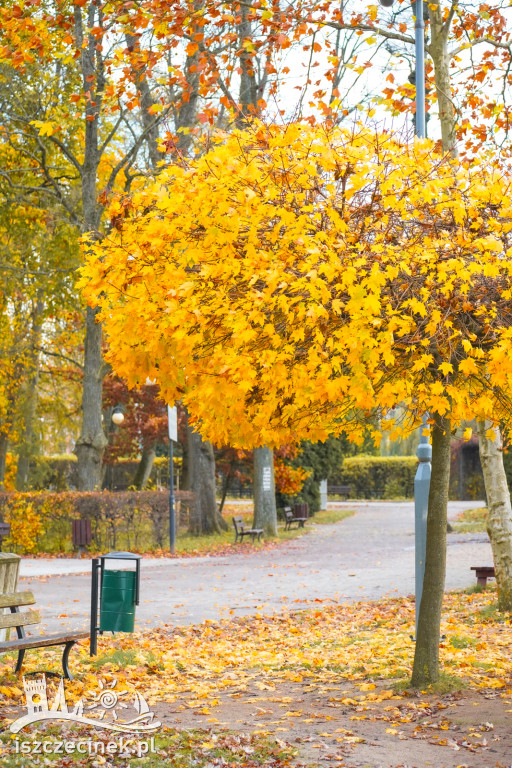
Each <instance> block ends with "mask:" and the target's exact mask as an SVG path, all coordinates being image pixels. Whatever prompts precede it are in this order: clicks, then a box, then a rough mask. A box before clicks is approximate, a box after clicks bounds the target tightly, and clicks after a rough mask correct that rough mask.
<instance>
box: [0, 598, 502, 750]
mask: <svg viewBox="0 0 512 768" xmlns="http://www.w3.org/2000/svg"><path fill="white" fill-rule="evenodd" d="M495 600H496V593H495V591H494V590H490V589H488V590H486V591H485V592H482V593H474V594H466V593H453V594H449V595H447V596H446V597H445V605H444V619H443V624H442V633H443V636H444V637H443V641H442V645H441V660H442V667H443V673H444V675H445V677H444V678H443V680H444V682H446V680H448V687H449V688H450V687H451V688H452V689H453V688H455V689H457V688H460V687H461V686H462V687H465V688H466V690H471V691H473V692H474V693H476V692H481V693H482V695H484V696H485V697H486V698H488V699H492V698H493V697H500V699H508V698H509V697H512V683H511V680H510V669H511V661H512V647H511V643H510V640H511V631H510V617H509V616H507V615H503V614H499V613H498V612H497V611H496V610H495V608H494V603H495ZM315 605H316V607H315V608H314V609H310V608H308V609H307V610H302V611H297V612H294V613H289V614H281V615H275V616H255V617H247V618H238V619H236V620H232V621H228V620H223V621H218V622H217V621H216V622H212V621H205V622H203V623H202V624H201V625H196V626H189V627H179V628H178V627H171V626H162V627H161V628H159V629H157V630H152V631H148V632H144V633H137V634H124V635H116V636H115V637H110V636H105V635H103V636H100V638H99V655H98V656H97V657H95V658H92V659H91V658H90V657H89V655H88V646H86V645H83V644H82V645H81V646H79V647H76V648H75V649H74V651H73V654H72V662H71V664H72V668H73V670H74V673H75V674H76V679H75V680H74V681H73V682H71V683H68V684H67V686H66V687H67V692H68V699H69V700H70V701H73V700H74V701H76V700H78V698H80V697H84V696H85V697H86V696H87V692H88V691H89V692H90V691H94V690H95V689H96V688H97V686H98V677H103V678H105V679H107V680H113V679H116V680H117V685H118V689H120V690H124V689H127V690H138V691H139V692H141V693H143V695H144V696H145V698H146V700H147V702H148V704H149V705H150V707H153V708H154V707H157V708H158V707H160V709H159V710H158V711H159V712H160V711H164V710H162V706H163V705H164V704H165V705H166V706H171V707H173V709H172V711H173V712H174V713H176V712H178V713H183V716H184V717H185V719H187V718H189V719H190V716H191V715H192V716H196V717H199V718H204V717H208V722H209V723H212V722H213V723H217V722H220V721H219V719H218V718H220V717H221V715H220V713H221V711H222V708H223V707H225V706H226V702H228V703H229V704H230V706H231V707H232V708H234V709H235V711H236V710H237V708H238V709H239V710H240V712H242V711H245V710H244V707H246V708H247V707H249V708H248V709H247V714H246V715H244V716H246V717H248V721H247V722H248V724H249V726H250V727H251V726H252V729H253V731H254V733H261V734H263V735H268V734H273V735H274V737H276V736H277V737H280V732H282V733H283V734H284V735H283V738H286V733H287V731H289V730H293V729H294V728H295V729H296V728H299V727H300V729H301V730H300V734H297V739H296V741H298V742H302V743H303V744H305V745H307V744H308V739H309V735H310V734H309V732H308V728H310V727H311V728H313V725H314V724H315V723H316V722H317V721H318V722H319V723H321V725H319V727H320V728H321V730H320V732H318V728H316V729H315V731H314V736H312V737H311V744H309V747H310V748H316V747H315V744H318V743H321V744H323V745H324V747H325V743H327V742H332V743H333V744H338V746H339V745H342V746H343V745H345V746H350V747H352V746H353V745H354V744H357V743H360V742H364V741H365V738H364V737H362V736H361V735H360V734H359V733H358V730H357V728H358V727H359V726H361V727H362V726H363V725H364V722H365V721H375V722H377V721H379V722H382V723H383V724H384V726H385V733H386V734H387V737H388V738H395V739H397V740H401V739H406V738H413V739H417V740H418V739H419V740H422V739H423V740H427V741H428V743H429V744H437V745H440V746H447V747H450V748H451V749H453V750H455V751H457V750H460V749H463V750H466V751H468V752H475V751H480V750H484V749H486V748H487V747H488V743H489V737H490V735H491V732H492V729H493V725H492V723H487V724H485V723H478V724H477V725H475V727H474V728H472V729H470V731H469V732H466V731H465V732H464V733H462V732H461V733H457V728H455V730H454V728H453V727H452V725H451V723H450V720H449V718H447V719H446V720H443V717H444V715H443V709H445V708H446V707H448V706H449V705H450V698H449V697H450V695H453V697H455V699H456V697H457V696H460V695H461V694H460V693H457V692H455V693H453V694H448V699H447V700H445V699H446V697H445V699H443V701H444V703H443V701H437V703H433V702H432V700H431V698H429V697H428V696H427V695H425V694H426V692H420V693H419V696H411V693H410V692H409V691H407V690H406V684H404V682H403V681H406V680H407V679H408V677H409V675H410V671H411V665H412V660H413V653H414V643H413V641H412V640H411V635H412V633H413V632H414V603H413V600H412V599H407V598H403V599H388V600H382V601H380V602H378V603H376V602H375V603H369V602H360V603H357V604H339V605H337V604H335V605H332V604H319V603H318V604H315ZM13 658H14V656H13V655H11V659H10V660H9V659H8V655H7V654H6V655H4V656H3V657H2V663H1V665H0V674H1V675H2V681H3V682H2V685H1V687H0V711H1V712H3V713H4V714H8V713H9V707H11V713H15V708H19V707H22V706H23V700H22V698H23V697H22V690H21V688H22V686H21V684H20V681H19V680H18V679H17V678H16V676H15V675H14V673H13V671H12V670H13ZM58 663H59V655H58V652H55V651H52V650H44V651H43V650H42V651H37V652H34V651H30V652H29V653H28V655H27V668H28V671H30V672H32V671H36V670H38V669H52V668H53V669H55V668H56V665H57V664H58ZM400 681H402V683H401V682H400ZM294 685H295V688H293V687H292V686H294ZM297 686H298V687H297ZM299 688H300V691H301V692H302V693H303V695H304V697H305V699H304V701H305V703H301V702H302V701H303V699H301V698H300V695H299V694H297V693H294V691H297V690H299ZM283 692H285V693H286V694H288V695H283ZM290 694H291V695H290ZM308 697H309V698H308ZM314 697H316V699H315V698H314ZM438 698H439V697H438ZM313 700H314V701H318V702H321V704H319V705H318V707H317V708H316V710H315V709H314V707H313V704H311V701H313ZM447 702H448V703H447ZM506 704H507V706H509V711H510V709H512V703H509V702H508V701H507V702H506ZM341 711H343V713H346V714H347V716H348V718H349V719H350V721H352V722H353V724H354V727H353V729H352V728H351V729H348V728H345V729H340V728H339V727H337V725H339V723H338V724H336V723H333V724H332V727H330V721H331V720H333V719H334V718H335V716H337V715H338V713H339V712H341ZM330 712H331V713H332V714H329V713H330ZM12 716H14V715H12ZM187 722H188V721H187ZM311 724H313V725H311ZM335 725H336V727H334V726H335ZM219 727H220V726H219ZM322 728H323V729H322ZM404 728H406V729H407V728H409V730H408V731H407V735H404ZM319 737H321V738H320V742H319V741H318V739H319ZM322 740H323V741H322ZM322 748H323V747H322ZM333 754H334V753H333ZM336 754H337V753H336ZM213 764H214V763H213Z"/></svg>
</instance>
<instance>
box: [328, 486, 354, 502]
mask: <svg viewBox="0 0 512 768" xmlns="http://www.w3.org/2000/svg"><path fill="white" fill-rule="evenodd" d="M327 495H328V496H343V497H344V498H346V499H348V497H349V496H350V485H329V486H327Z"/></svg>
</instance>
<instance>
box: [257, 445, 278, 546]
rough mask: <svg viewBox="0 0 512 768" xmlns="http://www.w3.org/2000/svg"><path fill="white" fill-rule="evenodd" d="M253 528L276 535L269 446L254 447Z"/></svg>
mask: <svg viewBox="0 0 512 768" xmlns="http://www.w3.org/2000/svg"><path fill="white" fill-rule="evenodd" d="M253 494H254V523H253V526H254V528H263V530H264V531H265V534H266V535H267V536H277V508H276V491H275V485H274V452H273V451H272V449H271V448H255V449H254V481H253Z"/></svg>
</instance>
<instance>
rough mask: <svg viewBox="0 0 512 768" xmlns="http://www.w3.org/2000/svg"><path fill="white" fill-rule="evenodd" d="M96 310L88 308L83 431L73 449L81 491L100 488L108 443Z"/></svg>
mask: <svg viewBox="0 0 512 768" xmlns="http://www.w3.org/2000/svg"><path fill="white" fill-rule="evenodd" d="M96 314H97V310H95V309H91V307H87V318H86V332H85V355H84V378H83V388H82V431H81V433H80V437H79V439H78V441H77V443H76V446H75V453H76V456H77V459H78V463H77V474H78V487H79V489H80V490H81V491H94V490H97V489H100V488H101V481H102V463H103V454H104V452H105V447H106V446H107V443H108V440H107V438H106V437H105V433H104V431H103V426H102V422H101V415H102V414H101V402H102V389H103V368H104V366H103V357H102V354H101V336H102V333H101V325H100V324H99V323H97V322H96Z"/></svg>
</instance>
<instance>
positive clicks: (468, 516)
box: [452, 507, 487, 533]
mask: <svg viewBox="0 0 512 768" xmlns="http://www.w3.org/2000/svg"><path fill="white" fill-rule="evenodd" d="M486 525H487V509H486V508H485V507H480V508H479V509H466V510H465V511H464V512H461V513H460V514H459V515H457V517H456V518H455V520H454V521H453V522H452V528H453V532H454V533H478V532H482V531H483V532H484V533H485V532H486V530H487V528H486Z"/></svg>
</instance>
